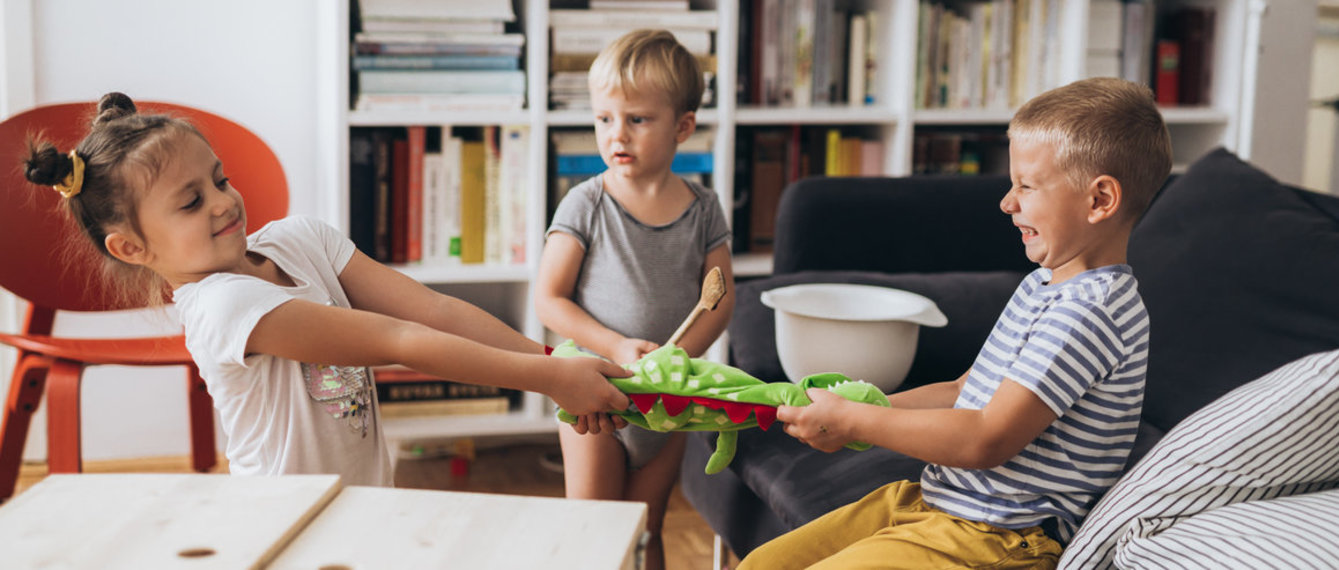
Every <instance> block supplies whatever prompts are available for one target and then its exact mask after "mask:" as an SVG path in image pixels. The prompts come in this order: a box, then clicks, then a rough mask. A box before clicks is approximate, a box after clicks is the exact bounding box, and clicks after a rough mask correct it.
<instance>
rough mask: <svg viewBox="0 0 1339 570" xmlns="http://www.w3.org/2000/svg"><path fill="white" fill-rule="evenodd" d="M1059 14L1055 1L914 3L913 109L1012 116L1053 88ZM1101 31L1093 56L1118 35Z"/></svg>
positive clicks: (1056, 80)
mask: <svg viewBox="0 0 1339 570" xmlns="http://www.w3.org/2000/svg"><path fill="white" fill-rule="evenodd" d="M1095 7H1096V8H1097V10H1096V11H1097V12H1098V13H1101V11H1102V10H1103V6H1101V5H1095ZM1061 12H1062V11H1061V6H1060V0H989V1H984V2H972V3H950V2H930V1H923V2H921V5H920V8H919V11H918V15H917V18H918V21H917V28H918V37H919V38H920V39H919V40H918V43H917V47H916V55H915V65H916V75H915V85H914V88H913V101H914V103H915V106H916V108H918V109H964V108H985V109H1006V108H1013V107H1017V106H1018V105H1020V104H1022V103H1023V102H1025V101H1027V100H1028V99H1030V98H1032V97H1034V96H1036V95H1038V94H1040V93H1041V92H1043V91H1045V90H1047V89H1050V88H1053V87H1056V86H1057V85H1058V83H1059V78H1060V58H1059V57H1058V55H1057V53H1058V52H1059V50H1058V48H1057V46H1058V45H1059V41H1060V38H1059V36H1060V26H1061V20H1060V18H1061V16H1062V13H1061ZM870 15H871V16H873V14H870ZM1117 20H1118V21H1119V18H1117ZM1107 28H1109V29H1107ZM1107 28H1104V29H1103V30H1102V31H1101V32H1099V33H1095V34H1094V35H1095V36H1096V42H1095V43H1094V44H1093V45H1094V49H1098V48H1097V46H1106V44H1107V43H1111V42H1108V38H1113V39H1116V40H1118V39H1119V37H1120V36H1119V27H1115V28H1111V27H1110V26H1109V25H1108V26H1107ZM1112 29H1114V30H1116V31H1117V33H1116V34H1112V33H1110V32H1111V30H1112ZM1114 45H1116V47H1115V48H1114V49H1113V52H1114V51H1116V50H1119V45H1118V42H1116V43H1115V44H1114ZM1101 49H1107V48H1106V47H1102V48H1101ZM1108 67H1109V66H1108ZM869 84H870V83H869V81H868V80H867V81H866V85H869Z"/></svg>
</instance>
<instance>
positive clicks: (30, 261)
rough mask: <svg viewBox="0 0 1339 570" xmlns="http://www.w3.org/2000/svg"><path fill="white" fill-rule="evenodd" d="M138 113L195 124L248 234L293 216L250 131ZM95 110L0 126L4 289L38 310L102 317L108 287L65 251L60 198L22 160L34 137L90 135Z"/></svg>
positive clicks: (153, 109) (91, 267)
mask: <svg viewBox="0 0 1339 570" xmlns="http://www.w3.org/2000/svg"><path fill="white" fill-rule="evenodd" d="M136 106H137V107H138V108H139V112H141V113H165V114H169V115H172V116H175V117H179V118H182V119H185V120H187V121H190V122H191V124H193V125H195V127H196V129H198V130H199V131H200V133H201V134H203V135H204V136H205V138H206V139H208V140H209V143H210V145H211V146H212V147H213V149H214V153H215V154H217V155H218V157H219V159H220V160H222V161H223V164H224V165H225V168H226V170H227V172H228V176H229V178H231V179H232V181H233V185H234V186H235V187H236V188H237V190H238V191H239V192H241V194H242V197H243V199H244V200H245V202H246V215H247V229H248V230H251V231H254V230H257V229H260V227H261V226H264V225H265V224H266V223H267V222H270V221H273V220H276V219H279V218H282V217H284V216H285V215H286V214H287V213H288V182H287V179H286V178H285V177H284V171H283V167H282V166H281V165H280V164H279V159H278V157H276V156H275V154H274V151H272V150H270V147H269V146H268V145H266V144H265V142H264V141H263V140H261V139H260V137H258V136H256V134H255V133H252V132H251V131H249V130H247V129H246V128H245V127H243V126H241V125H239V124H237V123H235V122H233V121H230V120H228V119H225V118H223V117H220V116H218V115H215V114H213V113H209V112H206V111H201V110H199V109H192V108H190V107H185V106H181V105H175V104H171V103H153V102H148V103H139V102H137V103H136ZM96 111H97V105H96V104H95V103H66V104H58V105H48V106H43V107H37V108H34V109H30V110H28V111H24V112H22V113H19V114H17V115H14V116H13V117H10V118H9V119H6V120H5V121H4V122H2V123H0V244H3V246H0V287H3V288H5V289H7V290H9V291H10V292H11V293H14V294H15V295H18V296H19V297H21V298H23V299H25V300H27V301H28V302H30V303H32V304H33V305H34V309H35V310H46V309H54V310H61V311H101V310H106V309H108V308H111V307H108V306H107V302H108V299H111V298H113V297H112V296H109V295H108V294H107V293H108V291H107V287H106V284H105V283H104V282H103V279H102V278H101V276H100V272H99V269H98V267H97V266H96V264H89V263H72V262H71V261H72V260H70V259H68V256H67V248H66V243H67V240H68V239H69V237H68V236H69V234H70V232H78V231H79V230H78V228H75V227H73V226H72V225H71V224H70V223H68V222H67V221H66V220H65V216H64V215H63V214H61V212H60V211H59V209H60V205H59V204H58V200H60V195H59V194H58V193H56V192H55V191H50V192H40V191H36V190H35V189H34V188H33V187H32V185H31V183H29V182H28V181H27V180H26V179H25V178H24V177H23V168H22V165H21V160H22V158H23V156H25V153H26V152H27V139H28V136H29V135H30V134H38V133H40V134H41V136H42V138H43V139H44V140H49V141H51V142H53V143H55V144H56V147H57V148H59V149H61V150H68V149H71V148H73V147H74V145H75V144H77V143H78V142H79V141H80V140H81V139H82V138H83V137H84V136H85V135H87V133H88V128H89V125H90V124H91V122H92V119H93V116H94V114H95V113H96Z"/></svg>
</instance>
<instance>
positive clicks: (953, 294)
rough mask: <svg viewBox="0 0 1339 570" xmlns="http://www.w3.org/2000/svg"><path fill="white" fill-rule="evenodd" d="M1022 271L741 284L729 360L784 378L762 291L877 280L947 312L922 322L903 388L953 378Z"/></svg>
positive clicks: (806, 276) (797, 277) (838, 274)
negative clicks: (939, 320) (937, 324)
mask: <svg viewBox="0 0 1339 570" xmlns="http://www.w3.org/2000/svg"><path fill="white" fill-rule="evenodd" d="M1022 280H1023V274H1022V273H1015V272H1012V271H996V272H982V273H901V274H888V273H878V272H869V271H803V272H799V273H791V274H788V275H779V276H775V277H767V278H763V279H755V280H751V281H744V282H741V283H739V285H738V286H737V287H736V289H735V311H734V317H733V319H732V320H731V321H730V359H731V363H732V364H734V365H735V366H736V367H738V368H740V369H741V370H744V371H745V372H748V373H749V374H752V375H753V376H755V377H757V378H760V379H762V380H765V381H769V382H776V381H781V380H785V379H786V373H785V371H783V370H782V369H781V360H780V358H779V357H778V356H777V353H776V321H775V316H774V313H773V311H772V309H771V308H769V307H767V306H766V305H763V304H762V301H761V300H760V299H759V296H760V295H762V292H763V291H767V290H770V289H775V288H778V287H785V286H788V285H796V284H800V283H855V284H860V285H878V286H881V287H892V288H895V289H902V290H905V291H911V292H912V293H918V294H920V295H924V296H926V297H928V298H929V299H930V300H931V301H934V302H935V304H937V305H939V309H940V310H941V311H943V312H944V315H945V316H947V317H948V326H945V327H941V328H932V327H921V329H920V338H919V340H918V341H917V346H916V358H915V360H913V361H912V364H911V370H910V371H909V372H908V373H907V379H906V381H905V382H903V384H902V386H901V389H905V388H910V387H914V386H920V385H923V384H928V383H931V382H940V381H944V380H954V379H956V378H957V377H958V376H961V375H962V373H963V372H966V371H967V368H968V367H970V366H971V365H972V361H973V360H974V359H975V358H976V354H977V352H979V351H980V350H981V345H982V343H984V342H985V341H986V337H987V336H988V335H989V334H990V328H991V327H992V326H994V325H995V319H996V318H998V317H999V316H1000V311H1003V310H1004V305H1005V304H1007V303H1008V302H1009V296H1010V295H1012V294H1013V292H1014V289H1016V288H1017V287H1018V283H1019V282H1021V281H1022Z"/></svg>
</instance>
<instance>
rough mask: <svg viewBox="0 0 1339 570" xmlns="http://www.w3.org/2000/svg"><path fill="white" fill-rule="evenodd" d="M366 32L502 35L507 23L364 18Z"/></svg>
mask: <svg viewBox="0 0 1339 570" xmlns="http://www.w3.org/2000/svg"><path fill="white" fill-rule="evenodd" d="M360 23H361V24H362V30H363V31H364V32H388V33H403V32H409V33H419V34H438V35H447V34H501V33H503V32H505V31H506V27H507V24H506V21H504V20H488V19H478V20H475V19H470V20H465V19H450V20H446V19H424V18H414V19H405V18H393V19H392V18H379V17H370V18H369V17H367V16H364V17H363V18H362V20H361V22H360Z"/></svg>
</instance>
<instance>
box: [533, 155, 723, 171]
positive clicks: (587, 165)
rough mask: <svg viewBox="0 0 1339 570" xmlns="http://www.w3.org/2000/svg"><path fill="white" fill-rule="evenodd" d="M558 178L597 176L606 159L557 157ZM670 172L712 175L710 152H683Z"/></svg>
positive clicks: (589, 156)
mask: <svg viewBox="0 0 1339 570" xmlns="http://www.w3.org/2000/svg"><path fill="white" fill-rule="evenodd" d="M557 168H558V176H580V175H591V176H593V175H596V174H599V173H601V172H604V171H605V168H606V167H605V164H604V159H603V158H600V155H598V154H566V155H562V154H560V155H558V157H557ZM670 170H671V171H673V172H674V173H675V174H711V170H712V156H711V153H709V152H682V153H679V154H676V155H674V162H672V163H670Z"/></svg>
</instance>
